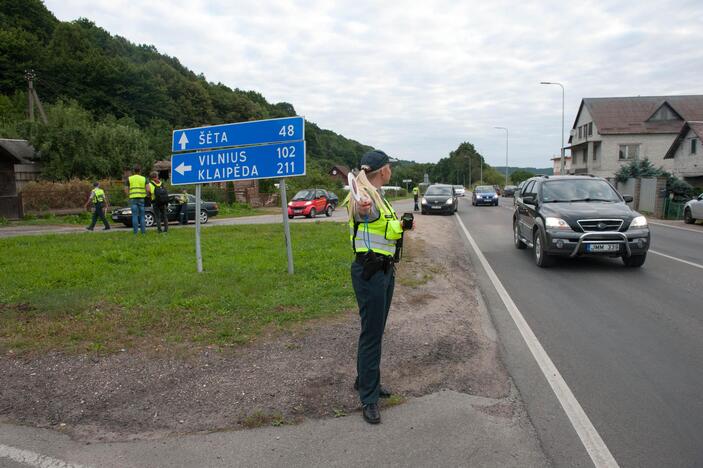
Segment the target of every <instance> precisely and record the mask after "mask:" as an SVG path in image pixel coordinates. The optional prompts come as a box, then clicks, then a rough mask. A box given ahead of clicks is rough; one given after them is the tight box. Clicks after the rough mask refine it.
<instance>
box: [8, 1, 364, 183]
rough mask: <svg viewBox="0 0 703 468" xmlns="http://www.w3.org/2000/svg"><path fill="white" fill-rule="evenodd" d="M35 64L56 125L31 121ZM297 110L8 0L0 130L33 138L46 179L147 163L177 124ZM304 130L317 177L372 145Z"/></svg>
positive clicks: (85, 24)
mask: <svg viewBox="0 0 703 468" xmlns="http://www.w3.org/2000/svg"><path fill="white" fill-rule="evenodd" d="M28 69H33V70H34V71H35V73H36V75H37V79H36V81H35V83H34V86H35V88H36V89H37V93H38V95H39V97H40V99H41V100H42V102H43V103H44V105H45V108H46V110H47V114H48V115H49V123H48V125H42V124H33V125H32V124H29V123H28V122H27V121H26V112H27V93H26V90H27V82H26V80H25V70H28ZM292 115H295V109H294V107H293V105H291V104H289V103H286V102H280V103H276V104H271V103H269V102H267V101H266V99H265V98H264V97H263V96H262V95H261V94H259V93H257V92H254V91H243V90H240V89H231V88H229V87H227V86H225V85H224V84H222V83H211V82H208V81H207V79H206V78H205V76H203V75H202V74H200V75H198V74H196V73H194V72H193V71H191V70H188V69H187V68H185V67H184V66H183V65H181V63H180V62H179V61H178V59H177V58H175V57H169V56H166V55H164V54H161V53H159V52H158V51H157V50H156V48H154V47H153V46H149V45H136V44H133V43H131V42H129V41H128V40H126V39H124V38H122V37H119V36H113V35H111V34H110V33H108V32H107V31H105V30H103V29H102V28H100V27H98V26H96V25H95V24H94V23H92V22H91V21H89V20H87V19H79V20H77V21H73V22H61V21H59V20H57V19H56V18H55V17H54V16H53V15H52V14H51V12H50V11H48V10H47V9H46V7H45V6H44V4H43V3H42V2H41V1H40V0H0V137H5V138H7V137H10V138H19V137H22V138H28V139H30V141H31V142H32V143H33V144H34V145H35V147H36V148H38V149H39V150H40V151H41V155H42V159H43V162H44V166H45V176H46V177H47V178H50V179H67V178H71V177H110V176H111V177H118V176H120V174H121V170H122V169H123V168H124V167H125V164H130V163H131V162H133V161H135V160H137V161H140V162H141V163H143V164H144V165H146V166H149V165H150V164H151V163H152V162H153V161H155V160H158V159H165V158H168V157H169V154H170V153H169V151H170V133H171V130H172V129H174V128H183V127H194V126H201V125H216V124H220V123H226V122H240V121H246V120H257V119H267V118H276V117H286V116H292ZM305 133H306V142H307V153H308V173H309V174H311V173H315V172H316V171H323V172H326V171H327V169H328V168H329V165H330V164H334V163H336V164H346V165H348V166H357V165H358V161H359V157H360V156H361V154H362V153H363V152H364V151H365V150H366V149H368V147H366V146H364V145H362V144H361V143H359V142H356V141H353V140H350V139H347V138H344V137H343V136H341V135H338V134H336V133H334V132H332V131H329V130H324V129H320V128H319V127H318V126H317V125H315V124H314V123H311V122H308V123H307V125H306V128H305Z"/></svg>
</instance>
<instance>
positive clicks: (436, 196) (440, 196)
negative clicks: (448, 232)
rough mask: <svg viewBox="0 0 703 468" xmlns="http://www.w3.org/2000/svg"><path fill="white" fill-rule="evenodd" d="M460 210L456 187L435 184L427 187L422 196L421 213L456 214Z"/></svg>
mask: <svg viewBox="0 0 703 468" xmlns="http://www.w3.org/2000/svg"><path fill="white" fill-rule="evenodd" d="M458 209H459V199H458V198H457V196H456V192H455V191H454V187H452V186H451V185H444V184H433V185H430V186H429V187H427V190H426V191H425V194H424V195H423V196H422V200H421V204H420V213H422V214H428V213H446V214H450V215H451V214H454V213H456V211H457V210H458Z"/></svg>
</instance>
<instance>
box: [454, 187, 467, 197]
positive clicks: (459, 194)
mask: <svg viewBox="0 0 703 468" xmlns="http://www.w3.org/2000/svg"><path fill="white" fill-rule="evenodd" d="M453 187H454V192H455V193H456V196H457V197H463V196H464V195H466V189H465V188H464V186H463V185H453Z"/></svg>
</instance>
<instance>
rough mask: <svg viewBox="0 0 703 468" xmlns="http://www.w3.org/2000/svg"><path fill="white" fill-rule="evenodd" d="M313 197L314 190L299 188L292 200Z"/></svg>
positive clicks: (310, 198)
mask: <svg viewBox="0 0 703 468" xmlns="http://www.w3.org/2000/svg"><path fill="white" fill-rule="evenodd" d="M313 198H315V191H314V190H301V191H300V192H298V193H296V194H295V196H294V197H293V200H312V199H313Z"/></svg>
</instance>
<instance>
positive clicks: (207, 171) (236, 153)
mask: <svg viewBox="0 0 703 468" xmlns="http://www.w3.org/2000/svg"><path fill="white" fill-rule="evenodd" d="M302 175H305V142H304V141H293V142H288V143H275V144H271V145H260V146H248V147H245V148H226V149H220V150H214V151H203V152H198V153H180V154H172V155H171V184H173V185H183V184H203V183H208V182H226V181H230V180H248V179H268V178H273V177H291V176H302Z"/></svg>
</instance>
